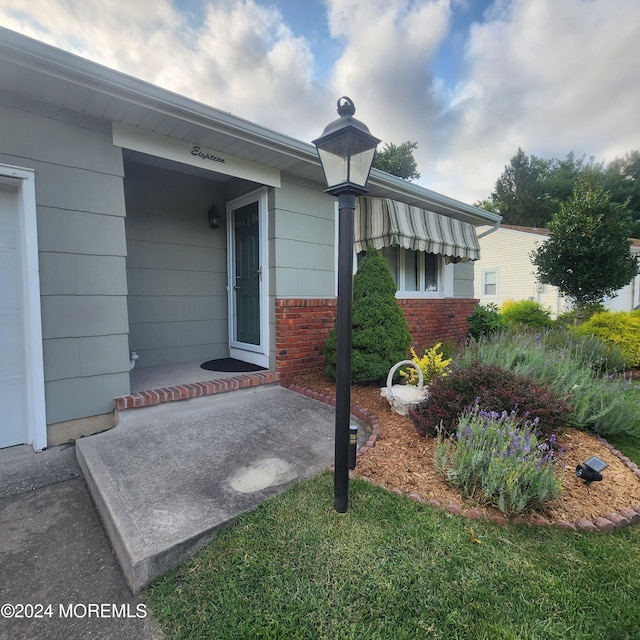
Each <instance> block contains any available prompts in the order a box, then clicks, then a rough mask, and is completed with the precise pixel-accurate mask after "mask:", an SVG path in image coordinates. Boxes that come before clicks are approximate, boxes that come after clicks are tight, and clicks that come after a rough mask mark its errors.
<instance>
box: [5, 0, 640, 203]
mask: <svg viewBox="0 0 640 640" xmlns="http://www.w3.org/2000/svg"><path fill="white" fill-rule="evenodd" d="M0 25H2V26H3V27H6V28H8V29H13V30H15V31H18V32H20V33H23V34H24V35H27V36H30V37H32V38H36V39H38V40H41V41H43V42H46V43H48V44H51V45H54V46H57V47H59V48H61V49H65V50H67V51H70V52H72V53H74V54H77V55H80V56H82V57H84V58H88V59H90V60H93V61H95V62H98V63H100V64H103V65H106V66H108V67H111V68H113V69H117V70H118V71H122V72H124V73H127V74H129V75H132V76H135V77H138V78H141V79H143V80H146V81H147V82H151V83H153V84H156V85H158V86H161V87H163V88H165V89H169V90H171V91H174V92H177V93H180V94H183V95H185V96H188V97H190V98H192V99H194V100H197V101H199V102H203V103H205V104H208V105H210V106H212V107H215V108H217V109H221V110H223V111H228V112H230V113H233V114H234V115H237V116H240V117H242V118H245V119H247V120H250V121H252V122H255V123H257V124H260V125H262V126H265V127H268V128H269V129H273V130H275V131H278V132H279V133H283V134H287V135H290V136H293V137H295V138H298V139H300V140H304V141H307V142H310V141H311V140H313V139H314V138H317V137H318V136H319V135H320V134H321V133H322V131H323V129H324V127H325V126H326V125H327V124H328V123H329V122H331V121H332V120H334V119H335V118H337V114H336V103H337V100H338V98H339V97H340V96H345V95H346V96H349V97H350V98H352V100H353V102H354V103H355V105H356V110H357V111H356V118H358V119H359V120H361V121H362V122H364V123H366V125H367V126H368V127H369V129H370V130H371V133H373V134H374V135H375V136H377V137H378V138H380V139H381V140H382V144H381V145H380V148H384V143H394V144H397V145H399V144H401V143H402V142H404V141H406V140H411V141H415V142H417V143H418V147H417V150H416V151H415V153H414V155H415V157H416V160H417V163H418V171H419V172H420V173H421V174H422V175H421V178H420V179H419V180H417V181H416V182H417V183H418V184H420V185H421V186H424V187H427V188H429V189H432V190H434V191H437V192H439V193H443V194H445V195H448V196H450V197H453V198H456V199H458V200H462V201H463V202H467V203H470V204H471V203H474V202H476V201H479V200H482V199H485V198H487V197H489V195H490V194H491V192H492V190H493V188H494V185H495V182H496V180H497V178H498V177H499V175H500V174H501V173H502V171H503V170H504V167H505V165H507V164H508V163H509V160H510V158H511V157H512V156H513V155H515V153H516V152H517V150H518V148H522V149H523V150H524V151H525V153H527V154H535V155H537V156H539V157H543V158H564V157H565V156H566V155H567V154H568V153H569V152H571V151H572V152H574V153H575V154H576V155H577V156H578V157H581V156H585V157H586V158H587V159H588V158H589V157H591V156H594V157H595V159H596V160H597V161H605V162H608V161H610V160H613V159H614V158H615V157H620V156H623V155H624V154H625V153H627V152H630V151H632V150H635V149H640V117H639V114H640V1H639V0H493V1H492V0H273V1H272V0H0Z"/></svg>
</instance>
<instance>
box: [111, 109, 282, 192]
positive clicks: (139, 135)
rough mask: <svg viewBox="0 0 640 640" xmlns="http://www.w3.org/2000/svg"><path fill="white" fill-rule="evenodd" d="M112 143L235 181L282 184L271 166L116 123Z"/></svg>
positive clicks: (271, 184)
mask: <svg viewBox="0 0 640 640" xmlns="http://www.w3.org/2000/svg"><path fill="white" fill-rule="evenodd" d="M113 144H114V145H115V146H116V147H123V148H124V149H131V150H132V151H139V152H141V153H146V154H148V155H150V156H156V157H158V158H165V159H166V160H174V161H175V162H182V163H183V164H188V165H191V166H193V167H198V168H200V169H208V170H209V171H215V172H216V173H222V174H224V175H228V176H233V177H235V178H244V179H245V180H251V181H252V182H257V183H258V184H264V185H267V186H270V187H280V186H281V184H282V183H281V180H280V171H278V170H277V169H274V168H273V167H267V166H266V165H261V164H256V163H255V162H249V161H248V160H242V159H240V158H235V157H234V156H230V155H228V154H225V153H221V152H219V151H215V150H214V149H204V148H202V147H200V146H199V145H196V144H192V143H190V142H184V141H183V140H176V139H175V138H170V137H168V136H161V135H158V134H157V133H150V132H149V131H143V130H142V129H138V128H137V127H130V126H128V125H123V124H119V123H118V122H114V123H113Z"/></svg>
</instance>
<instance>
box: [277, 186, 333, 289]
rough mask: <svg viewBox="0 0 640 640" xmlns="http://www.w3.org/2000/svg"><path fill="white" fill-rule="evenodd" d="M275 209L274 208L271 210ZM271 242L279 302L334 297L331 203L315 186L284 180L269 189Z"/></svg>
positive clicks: (331, 199) (329, 198) (328, 197)
mask: <svg viewBox="0 0 640 640" xmlns="http://www.w3.org/2000/svg"><path fill="white" fill-rule="evenodd" d="M272 207H273V208H272ZM272 207H271V205H270V209H272V210H271V211H270V217H269V221H270V227H269V241H270V249H269V255H270V256H271V266H272V280H271V282H272V283H273V285H274V289H273V290H272V295H275V296H276V297H278V298H327V297H332V296H334V295H335V247H334V244H335V226H334V225H335V222H334V218H335V200H334V199H333V198H331V197H330V196H328V195H327V194H326V193H324V192H323V191H322V190H321V189H320V188H319V186H318V185H315V184H311V183H309V184H305V183H303V182H294V181H293V180H292V179H290V178H286V177H283V180H282V188H281V189H274V190H273V205H272Z"/></svg>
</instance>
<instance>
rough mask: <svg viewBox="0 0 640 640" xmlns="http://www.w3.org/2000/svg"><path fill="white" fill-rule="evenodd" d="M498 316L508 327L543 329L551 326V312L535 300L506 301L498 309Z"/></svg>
mask: <svg viewBox="0 0 640 640" xmlns="http://www.w3.org/2000/svg"><path fill="white" fill-rule="evenodd" d="M500 316H501V317H502V319H503V320H504V322H505V323H506V324H507V325H509V326H510V327H511V326H514V325H520V326H525V327H532V328H534V329H544V328H545V327H549V326H551V325H552V324H553V321H552V320H551V311H549V309H547V308H546V307H543V306H542V305H541V304H540V303H539V302H536V301H535V300H518V301H517V302H514V301H512V300H507V302H505V303H504V304H503V305H502V308H501V309H500Z"/></svg>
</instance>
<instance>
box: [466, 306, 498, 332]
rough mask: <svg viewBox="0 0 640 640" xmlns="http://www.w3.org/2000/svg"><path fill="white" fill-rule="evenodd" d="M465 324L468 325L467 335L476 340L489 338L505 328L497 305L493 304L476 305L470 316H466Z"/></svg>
mask: <svg viewBox="0 0 640 640" xmlns="http://www.w3.org/2000/svg"><path fill="white" fill-rule="evenodd" d="M467 322H468V323H469V334H470V335H471V337H472V338H475V339H476V340H477V339H479V338H483V337H484V336H490V335H491V334H492V333H496V332H498V331H501V330H502V329H504V327H505V323H504V321H503V319H502V317H501V316H500V310H499V309H498V305H496V304H494V303H493V302H490V303H489V304H487V305H481V304H477V305H476V306H475V307H474V308H473V311H472V312H471V314H470V315H468V316H467Z"/></svg>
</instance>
